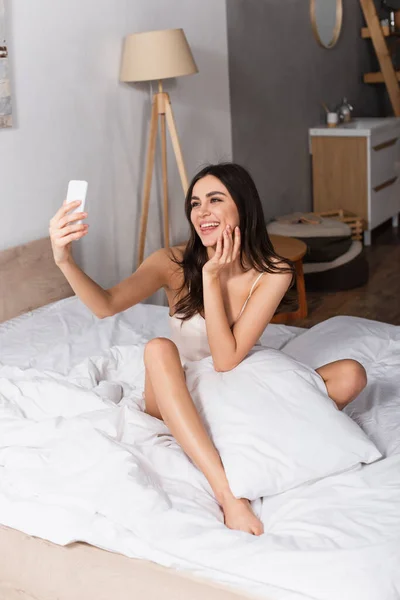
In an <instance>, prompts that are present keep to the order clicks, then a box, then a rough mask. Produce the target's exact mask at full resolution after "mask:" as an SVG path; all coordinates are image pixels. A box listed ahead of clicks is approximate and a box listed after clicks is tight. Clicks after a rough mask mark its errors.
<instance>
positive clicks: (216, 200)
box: [211, 198, 222, 202]
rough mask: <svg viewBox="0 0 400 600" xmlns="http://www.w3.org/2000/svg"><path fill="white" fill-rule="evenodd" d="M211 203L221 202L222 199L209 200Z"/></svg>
mask: <svg viewBox="0 0 400 600" xmlns="http://www.w3.org/2000/svg"><path fill="white" fill-rule="evenodd" d="M211 202H222V198H211Z"/></svg>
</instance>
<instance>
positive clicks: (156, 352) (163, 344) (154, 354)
mask: <svg viewBox="0 0 400 600" xmlns="http://www.w3.org/2000/svg"><path fill="white" fill-rule="evenodd" d="M167 352H177V347H176V345H175V344H174V342H172V341H171V340H169V339H168V338H164V337H158V338H154V339H152V340H150V341H149V342H147V344H146V346H145V349H144V361H145V363H146V362H148V361H149V360H158V359H160V358H162V357H163V356H165V354H166V353H167Z"/></svg>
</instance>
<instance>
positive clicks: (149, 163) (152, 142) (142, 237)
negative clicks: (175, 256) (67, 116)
mask: <svg viewBox="0 0 400 600" xmlns="http://www.w3.org/2000/svg"><path fill="white" fill-rule="evenodd" d="M157 123H158V112H157V99H156V97H154V98H153V107H152V110H151V122H150V133H149V145H148V148H147V159H146V174H145V178H144V188H143V204H142V216H141V219H140V234H139V258H138V266H140V265H141V264H142V262H143V258H144V246H145V242H146V230H147V219H148V216H149V203H150V191H151V180H152V177H153V167H154V155H155V152H156V140H157Z"/></svg>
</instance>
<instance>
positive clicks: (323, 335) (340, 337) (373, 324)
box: [283, 317, 398, 369]
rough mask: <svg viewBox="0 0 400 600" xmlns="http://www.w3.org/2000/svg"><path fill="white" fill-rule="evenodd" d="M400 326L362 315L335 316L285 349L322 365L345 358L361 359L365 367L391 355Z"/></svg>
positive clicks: (318, 365)
mask: <svg viewBox="0 0 400 600" xmlns="http://www.w3.org/2000/svg"><path fill="white" fill-rule="evenodd" d="M397 336H398V327H395V326H394V325H389V324H387V323H379V322H378V321H370V320H369V319H361V318H359V317H332V318H331V319H327V320H326V321H323V322H322V323H319V324H318V325H315V326H314V327H312V328H311V329H309V330H308V331H306V332H305V333H301V334H300V335H299V336H298V337H296V338H294V339H292V340H290V341H289V342H288V343H287V344H286V345H285V347H284V348H283V352H285V354H288V355H289V356H292V357H293V358H295V359H297V360H301V361H302V362H303V363H305V364H307V365H309V366H310V367H313V368H314V369H318V367H321V366H322V365H325V364H326V363H329V362H333V361H334V360H341V359H343V358H352V359H354V360H358V361H359V362H360V363H361V364H362V365H363V366H364V367H365V368H368V366H369V365H370V364H372V363H375V362H379V361H381V360H382V359H384V358H386V357H387V356H389V355H390V350H389V348H390V346H391V345H392V346H393V344H391V340H394V339H396V337H397Z"/></svg>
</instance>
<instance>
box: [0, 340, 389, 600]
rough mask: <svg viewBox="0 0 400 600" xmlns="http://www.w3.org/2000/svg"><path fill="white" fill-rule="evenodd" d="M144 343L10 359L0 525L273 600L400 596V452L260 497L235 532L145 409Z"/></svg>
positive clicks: (2, 428)
mask: <svg viewBox="0 0 400 600" xmlns="http://www.w3.org/2000/svg"><path fill="white" fill-rule="evenodd" d="M143 383H144V372H143V344H142V343H140V342H139V341H138V343H137V344H135V345H131V346H119V347H114V348H111V350H110V351H109V353H108V355H106V356H104V355H102V356H99V357H97V358H96V357H95V358H91V359H86V360H84V361H83V362H81V363H80V364H78V365H76V366H74V367H73V368H72V369H71V370H70V371H69V373H67V374H60V373H56V372H54V371H39V370H36V369H33V368H26V369H20V368H19V367H17V366H2V367H0V521H1V523H2V524H4V525H6V526H9V527H13V528H16V529H19V530H22V531H24V532H26V533H28V534H31V535H35V536H38V537H42V538H45V539H48V540H50V541H53V542H55V543H58V544H68V543H70V542H72V541H76V540H82V541H86V542H88V543H90V544H93V545H96V546H99V547H101V548H105V549H109V550H112V551H116V552H120V553H123V554H126V555H127V556H132V557H139V558H146V559H149V560H153V561H155V562H158V563H161V564H163V565H166V566H173V567H176V568H180V569H190V570H191V571H192V572H194V573H197V574H198V575H202V576H205V577H209V578H212V579H215V580H217V581H219V582H226V583H229V584H231V585H236V586H238V587H239V588H242V589H243V590H245V591H246V592H248V593H249V592H252V593H254V594H255V595H256V596H259V597H264V598H269V599H270V600H275V599H276V600H281V599H285V600H297V599H298V600H299V599H301V598H302V599H304V598H308V599H318V600H325V599H326V600H338V599H340V600H357V599H358V598H360V599H361V598H362V599H363V600H397V599H398V598H399V597H400V455H399V454H397V455H396V454H395V455H393V456H390V457H387V458H385V459H384V460H381V461H378V462H376V463H374V464H372V465H369V466H367V467H363V468H361V467H360V468H358V469H355V470H353V471H351V472H347V473H344V474H341V475H336V476H331V477H328V478H325V479H323V480H321V481H318V482H316V483H313V484H309V485H304V486H301V487H300V488H297V489H294V490H291V491H290V492H286V493H284V494H280V495H278V496H274V497H271V498H268V499H264V500H263V502H262V506H260V505H259V504H258V505H257V506H255V509H256V510H257V511H259V512H260V514H261V516H262V519H263V521H264V525H265V535H264V536H261V537H258V538H256V537H253V536H250V535H248V534H245V533H242V532H237V531H230V530H228V529H227V528H226V527H225V526H224V525H223V517H222V514H221V511H220V508H219V506H218V505H217V503H216V502H215V500H214V498H213V496H212V494H211V490H210V488H209V485H208V483H207V481H206V480H205V478H204V476H203V475H202V474H201V473H200V472H199V471H198V470H197V469H196V468H195V467H194V466H193V465H192V463H191V461H190V460H189V459H188V458H187V457H186V455H185V454H184V453H183V452H182V450H181V449H180V448H179V446H178V445H177V443H176V442H175V441H174V439H173V438H172V437H171V435H170V434H169V431H168V429H167V428H166V426H165V425H164V424H163V423H162V422H161V421H158V420H157V419H154V418H152V417H150V416H149V415H147V414H145V413H143V412H142V411H141V410H140V408H139V407H140V404H141V397H142V391H143Z"/></svg>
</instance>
